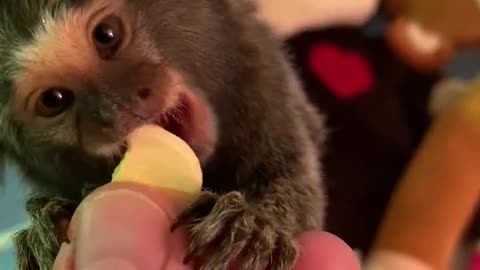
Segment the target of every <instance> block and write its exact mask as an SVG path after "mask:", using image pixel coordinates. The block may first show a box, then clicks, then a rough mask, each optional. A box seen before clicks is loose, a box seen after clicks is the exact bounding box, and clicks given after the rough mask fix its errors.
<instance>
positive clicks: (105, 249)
mask: <svg viewBox="0 0 480 270" xmlns="http://www.w3.org/2000/svg"><path fill="white" fill-rule="evenodd" d="M77 220H78V224H74V228H76V230H75V231H76V233H77V235H76V236H74V238H75V239H76V243H75V250H76V252H75V264H76V267H75V269H81V270H92V269H95V270H96V269H102V270H109V269H114V270H131V269H142V270H150V269H152V270H153V269H157V270H158V269H162V268H161V267H162V265H163V264H164V263H165V260H166V259H165V258H166V257H167V256H168V249H167V248H166V247H168V243H169V238H170V233H169V228H170V221H169V218H168V216H167V215H166V213H165V212H164V211H163V210H162V209H161V207H160V206H159V205H158V204H157V203H155V202H154V201H152V200H150V199H149V198H148V197H147V196H145V195H143V194H141V193H139V192H135V191H132V190H127V189H118V190H113V191H106V192H103V193H100V194H98V195H96V196H95V197H94V198H91V199H89V200H88V202H86V203H85V205H84V206H83V208H82V211H81V213H80V215H79V217H78V218H77V219H75V222H76V221H77Z"/></svg>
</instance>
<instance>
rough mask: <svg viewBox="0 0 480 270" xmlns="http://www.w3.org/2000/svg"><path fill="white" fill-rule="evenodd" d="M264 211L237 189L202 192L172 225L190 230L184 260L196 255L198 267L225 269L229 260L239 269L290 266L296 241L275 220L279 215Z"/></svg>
mask: <svg viewBox="0 0 480 270" xmlns="http://www.w3.org/2000/svg"><path fill="white" fill-rule="evenodd" d="M266 212H267V213H265V212H263V211H261V210H260V209H257V208H256V207H254V206H253V207H252V206H250V205H248V203H247V202H246V200H245V197H244V196H243V195H242V194H241V193H240V192H230V193H227V194H224V195H217V194H214V193H210V192H204V193H202V195H201V196H200V197H199V198H198V199H197V200H196V201H195V202H194V203H193V204H192V205H191V206H190V207H189V208H188V209H187V210H186V211H184V212H183V213H182V214H181V215H180V216H179V217H178V219H177V222H176V223H175V225H174V227H173V229H175V228H177V227H178V226H181V225H186V227H187V228H188V229H189V231H190V233H191V242H190V247H189V253H188V254H187V255H186V257H185V262H189V261H191V260H192V259H196V258H199V259H200V260H201V265H200V270H226V269H228V267H229V266H230V265H231V264H232V263H235V264H236V265H235V266H238V268H236V269H240V270H244V269H245V270H247V269H248V270H260V269H270V270H289V269H291V268H292V267H293V264H294V263H295V261H296V258H297V254H298V246H297V243H296V242H295V241H294V238H293V235H291V232H290V231H289V230H290V229H286V228H285V229H282V228H281V227H279V225H278V223H276V222H275V220H278V218H279V217H273V216H272V215H269V214H268V211H266ZM212 249H214V250H213V251H212ZM207 253H208V254H207Z"/></svg>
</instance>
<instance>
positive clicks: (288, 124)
mask: <svg viewBox="0 0 480 270" xmlns="http://www.w3.org/2000/svg"><path fill="white" fill-rule="evenodd" d="M0 13H1V17H0V72H1V73H0V83H1V86H0V88H1V89H0V90H1V95H0V102H1V104H0V109H1V111H0V117H1V118H0V119H1V120H0V145H1V148H2V151H3V154H4V155H5V157H6V158H8V159H10V160H13V161H15V162H16V163H17V164H18V166H19V168H20V169H21V170H22V171H23V172H24V173H25V175H26V176H27V178H28V179H29V180H31V181H30V182H31V183H32V184H33V185H34V186H35V188H36V190H37V191H38V192H39V194H42V195H41V197H38V196H37V197H33V198H31V199H30V201H29V202H28V207H27V208H28V210H29V212H30V214H31V216H32V218H33V224H32V226H31V227H30V228H28V229H26V230H24V231H22V232H20V233H19V234H18V235H17V237H16V244H17V248H18V252H19V253H18V267H19V268H20V269H21V270H23V269H25V270H31V269H42V270H50V269H51V266H52V263H53V260H54V258H55V255H56V252H57V251H58V247H59V243H61V241H62V238H61V236H60V235H61V234H62V233H61V232H58V231H55V229H57V228H58V225H59V224H58V223H61V218H60V219H59V216H60V217H61V216H62V215H63V216H64V217H65V216H67V217H69V215H71V212H72V211H73V210H74V208H75V206H76V204H77V203H78V202H79V201H80V200H81V199H82V197H83V195H84V194H83V193H82V191H83V190H85V189H86V188H87V187H96V186H99V185H102V184H105V183H107V182H108V181H109V179H110V178H111V173H112V171H113V169H114V167H115V166H116V165H117V163H118V161H119V160H120V159H121V157H122V154H123V153H124V151H125V136H126V135H127V134H128V133H129V132H130V131H131V130H132V129H134V128H135V127H138V126H139V125H142V124H145V123H155V124H158V125H160V126H163V127H164V128H166V129H167V130H169V131H171V132H172V133H174V134H176V135H177V136H179V137H181V138H182V139H184V140H185V141H186V142H187V143H188V144H189V145H190V146H191V147H192V149H193V150H194V151H195V153H196V154H197V155H198V157H199V158H200V160H201V162H202V167H203V170H204V183H205V188H206V191H205V192H204V193H203V194H202V195H201V196H200V198H199V199H198V200H197V201H196V202H195V203H194V204H193V205H192V207H190V208H189V209H188V210H186V211H185V212H184V213H183V214H182V215H181V216H180V217H179V219H178V222H177V225H186V226H188V228H190V231H191V246H190V250H189V253H188V254H186V261H188V260H190V259H194V258H196V257H198V256H201V255H202V254H203V252H204V251H206V250H207V249H208V248H209V247H211V246H214V247H216V249H215V250H216V252H215V253H214V254H211V255H210V256H208V258H207V260H203V263H202V265H201V269H219V270H220V269H225V267H226V265H227V264H228V262H229V261H230V260H231V259H232V258H236V257H238V256H240V257H241V258H242V260H240V263H241V265H242V266H243V267H240V268H239V269H251V270H255V269H260V267H262V266H263V267H265V266H267V269H272V270H282V269H285V270H287V269H289V268H290V267H291V266H292V264H293V263H294V261H295V258H296V255H297V253H298V249H297V246H296V243H295V241H293V239H294V236H295V235H296V234H298V233H300V232H302V231H305V230H310V229H318V228H321V226H322V219H323V212H324V198H323V192H322V185H321V176H320V169H321V168H320V166H319V154H318V153H317V149H318V147H317V146H318V144H319V143H322V141H323V136H324V135H325V131H324V129H323V126H322V118H321V117H320V116H319V114H317V112H316V111H315V109H314V108H313V106H312V105H311V104H310V103H309V102H308V101H307V98H306V96H305V95H304V93H303V92H302V89H301V86H300V84H299V83H298V82H297V79H296V76H295V75H294V72H293V70H292V68H291V67H290V65H289V63H288V59H287V57H286V55H285V54H284V52H283V49H282V44H281V42H280V41H278V40H277V39H276V38H275V37H274V35H273V34H272V33H271V31H270V30H269V29H268V27H266V26H265V25H263V24H262V23H261V22H259V21H258V20H256V19H255V11H254V8H253V6H252V5H251V4H250V3H247V2H246V1H245V0H142V1H137V0H1V1H0Z"/></svg>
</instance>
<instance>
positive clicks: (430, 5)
mask: <svg viewBox="0 0 480 270" xmlns="http://www.w3.org/2000/svg"><path fill="white" fill-rule="evenodd" d="M382 8H383V10H384V11H385V12H386V13H387V14H388V15H390V17H391V19H392V23H391V26H390V27H389V29H388V30H387V33H386V37H387V41H388V42H389V43H390V46H391V47H392V49H393V50H394V51H396V53H397V54H398V55H399V57H400V58H402V59H403V60H404V61H405V62H406V63H408V64H410V65H412V66H413V67H414V68H416V69H417V70H421V71H436V70H439V69H440V68H442V67H443V65H444V64H446V63H448V62H449V61H450V59H451V58H452V57H453V56H454V55H455V52H456V51H458V50H463V49H468V48H472V47H476V46H479V45H480V27H478V26H479V25H480V1H478V0H383V1H382Z"/></svg>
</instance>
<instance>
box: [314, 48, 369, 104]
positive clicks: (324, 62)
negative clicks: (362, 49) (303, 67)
mask: <svg viewBox="0 0 480 270" xmlns="http://www.w3.org/2000/svg"><path fill="white" fill-rule="evenodd" d="M309 61H310V68H311V69H312V71H313V72H314V73H315V75H316V76H317V77H318V78H319V79H320V80H321V81H322V82H323V83H324V84H325V85H326V86H327V87H328V88H329V89H330V91H332V92H333V94H334V95H335V96H336V97H337V98H341V99H350V98H355V97H357V96H360V95H362V94H365V93H367V92H369V91H371V90H372V88H373V83H374V75H373V72H372V69H371V67H370V65H369V63H368V61H367V60H366V59H365V58H364V57H362V56H361V55H359V54H356V53H354V52H347V51H344V50H341V49H340V48H338V47H337V46H335V45H331V44H318V45H316V46H314V47H313V48H312V50H311V51H310V59H309Z"/></svg>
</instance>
